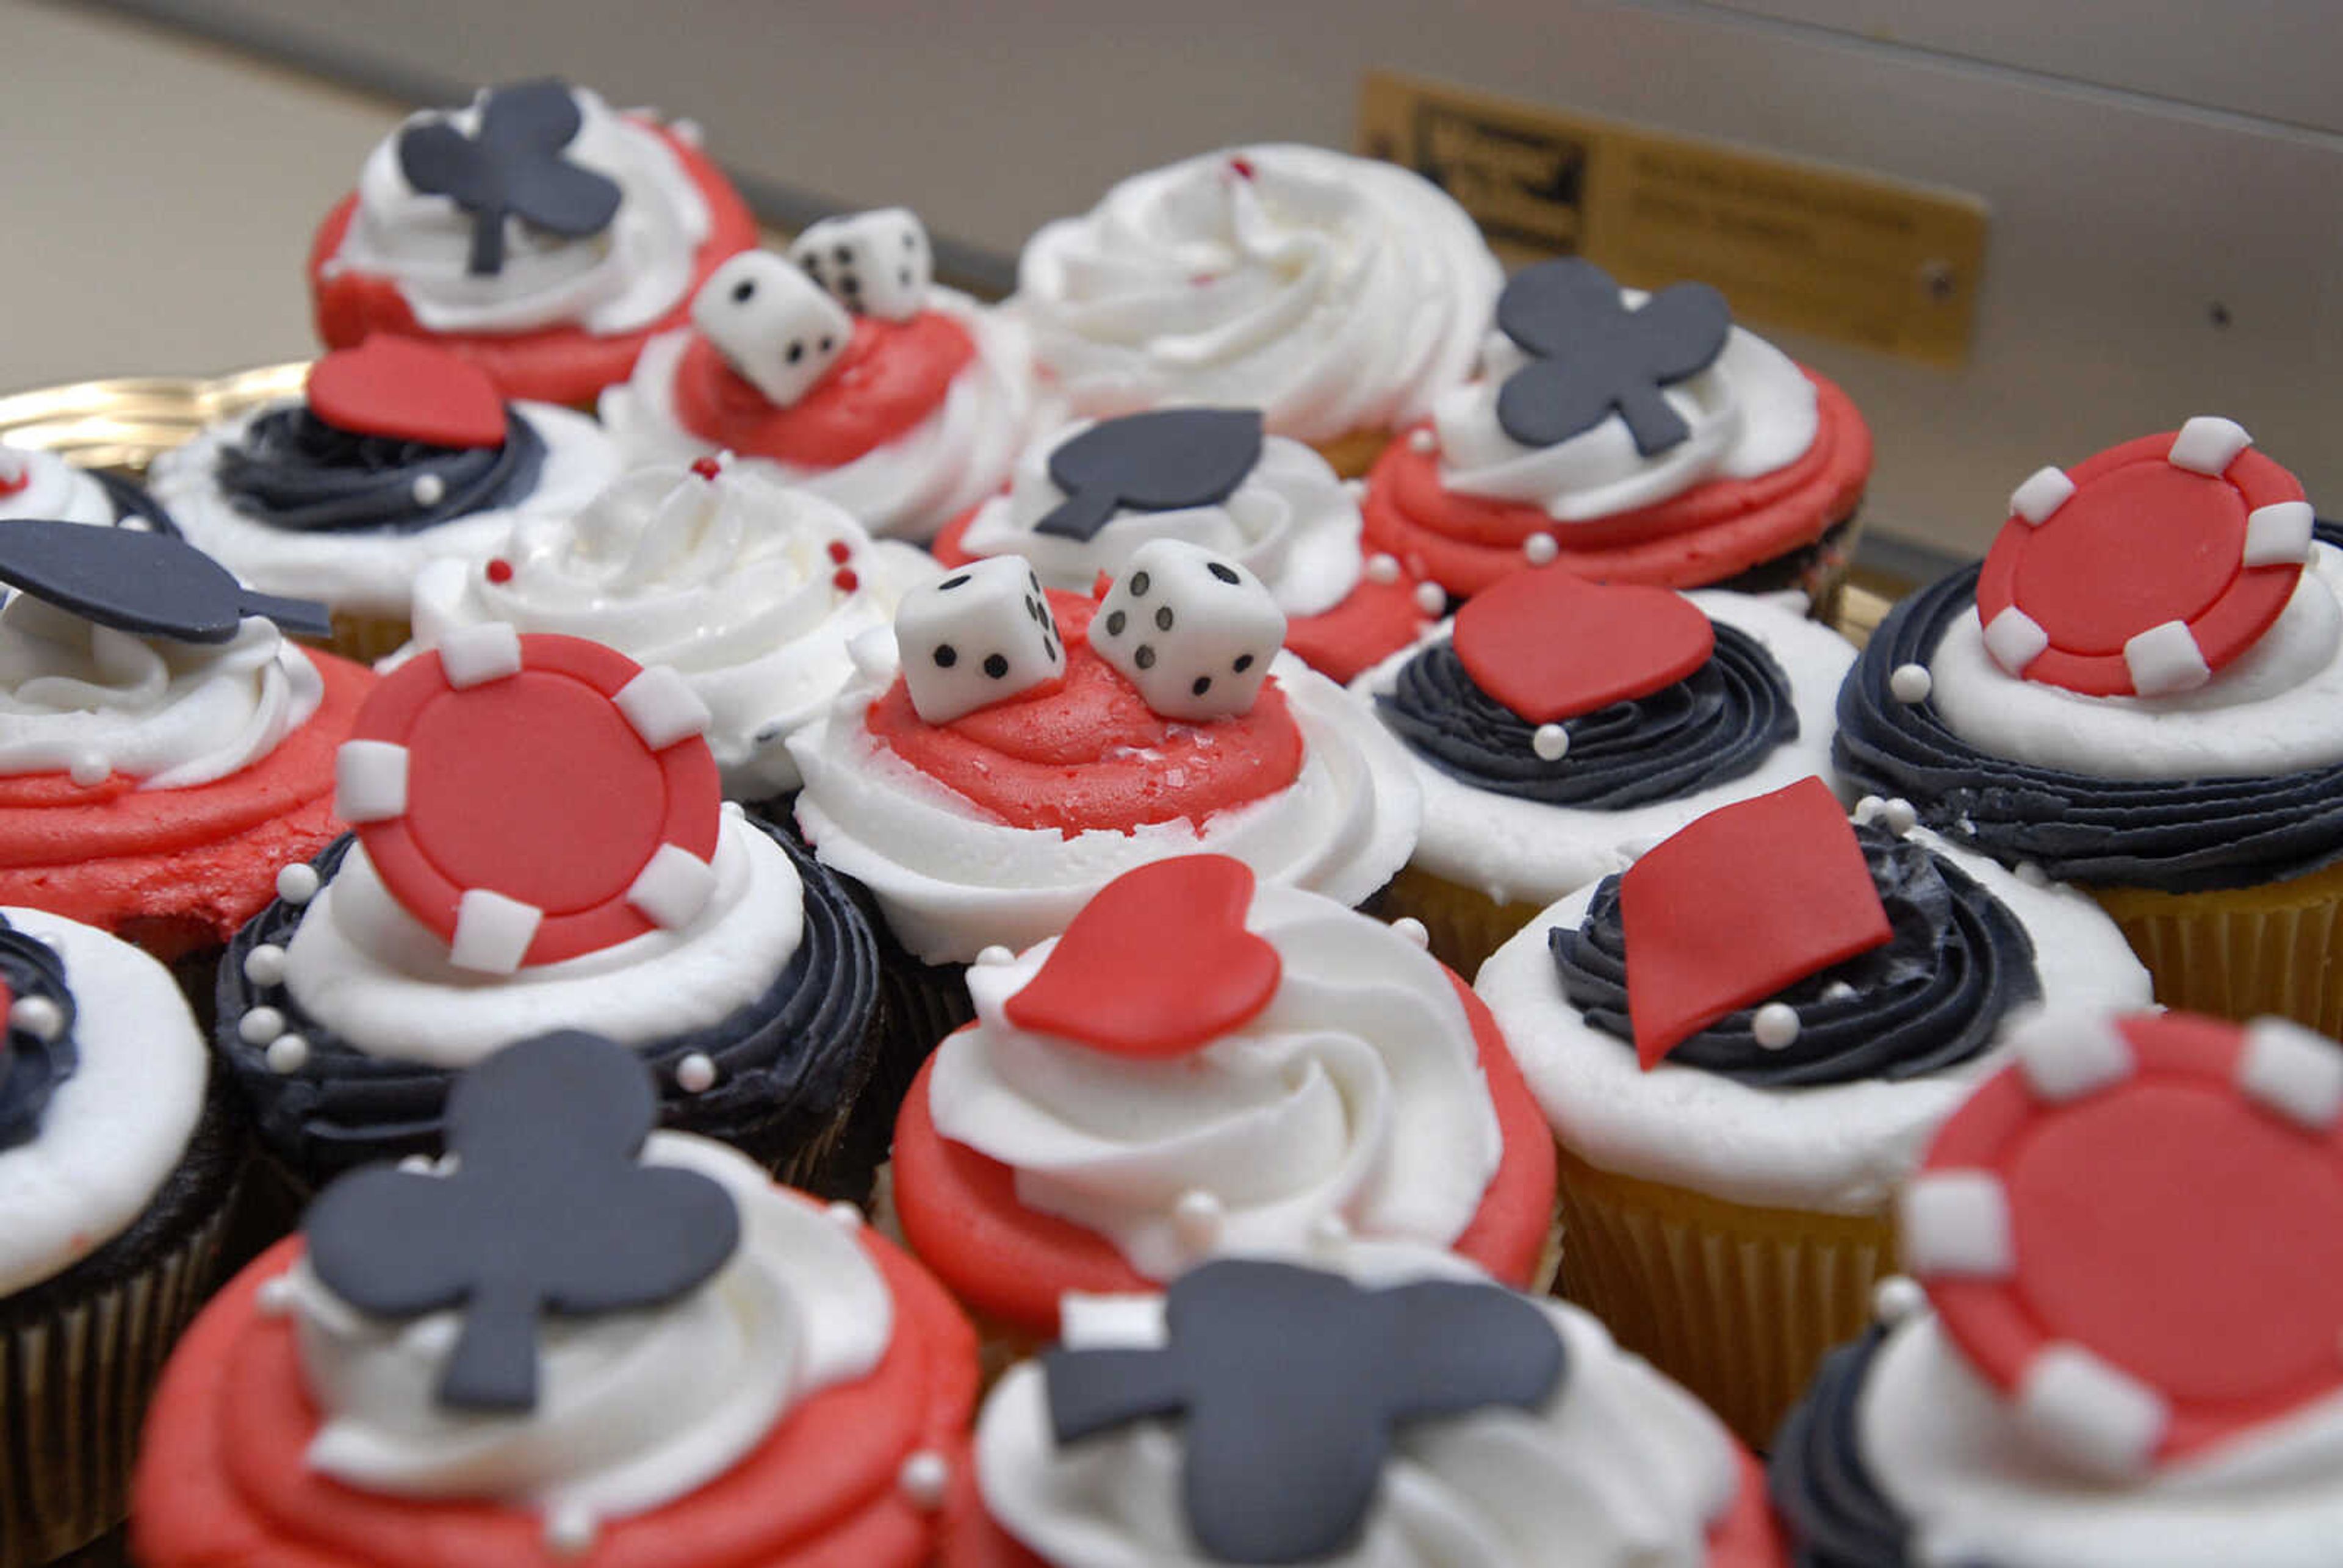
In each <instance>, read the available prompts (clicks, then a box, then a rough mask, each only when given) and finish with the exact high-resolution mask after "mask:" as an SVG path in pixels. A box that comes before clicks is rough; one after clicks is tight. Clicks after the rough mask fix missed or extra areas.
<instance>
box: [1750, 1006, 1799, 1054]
mask: <svg viewBox="0 0 2343 1568" xmlns="http://www.w3.org/2000/svg"><path fill="white" fill-rule="evenodd" d="M1749 1032H1750V1033H1752V1034H1754V1035H1755V1036H1756V1037H1757V1044H1758V1047H1759V1049H1760V1050H1788V1049H1789V1048H1790V1047H1791V1046H1792V1045H1794V1044H1795V1043H1796V1042H1797V1039H1798V1010H1797V1009H1795V1008H1794V1007H1792V1006H1791V1005H1790V1004H1789V1003H1788V1002H1785V1001H1769V1002H1767V1003H1766V1004H1765V1006H1764V1007H1761V1008H1759V1009H1758V1010H1757V1016H1756V1017H1755V1019H1752V1020H1750V1024H1749Z"/></svg>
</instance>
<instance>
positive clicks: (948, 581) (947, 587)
mask: <svg viewBox="0 0 2343 1568" xmlns="http://www.w3.org/2000/svg"><path fill="white" fill-rule="evenodd" d="M966 581H968V574H967V573H966V572H962V573H960V576H958V577H956V578H944V580H943V581H941V582H940V583H938V584H937V585H936V591H937V592H938V593H950V592H951V590H952V589H954V588H958V587H960V584H962V583H964V582H966Z"/></svg>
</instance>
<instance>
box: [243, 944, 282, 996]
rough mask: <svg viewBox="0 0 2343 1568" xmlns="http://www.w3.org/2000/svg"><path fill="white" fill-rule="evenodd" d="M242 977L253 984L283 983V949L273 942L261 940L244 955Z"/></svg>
mask: <svg viewBox="0 0 2343 1568" xmlns="http://www.w3.org/2000/svg"><path fill="white" fill-rule="evenodd" d="M244 978H245V979H246V980H250V981H251V982H252V983H253V984H254V985H263V986H267V985H282V984H284V983H285V950H284V949H283V948H280V947H278V946H277V944H276V943H275V942H263V943H261V944H260V945H259V946H258V947H256V948H255V949H253V950H251V951H250V952H248V953H246V954H245V955H244Z"/></svg>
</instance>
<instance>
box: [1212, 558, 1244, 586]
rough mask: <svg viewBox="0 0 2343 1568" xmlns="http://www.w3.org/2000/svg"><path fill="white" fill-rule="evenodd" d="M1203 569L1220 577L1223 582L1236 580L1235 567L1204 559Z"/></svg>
mask: <svg viewBox="0 0 2343 1568" xmlns="http://www.w3.org/2000/svg"><path fill="white" fill-rule="evenodd" d="M1204 569H1205V570H1206V571H1208V572H1210V573H1212V575H1213V576H1214V577H1216V578H1220V579H1221V580H1222V582H1224V583H1232V582H1235V581H1236V580H1237V574H1236V568H1233V567H1224V566H1222V564H1221V563H1220V562H1218V561H1206V562H1205V563H1204Z"/></svg>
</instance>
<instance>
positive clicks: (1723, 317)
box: [1366, 258, 1871, 616]
mask: <svg viewBox="0 0 2343 1568" xmlns="http://www.w3.org/2000/svg"><path fill="white" fill-rule="evenodd" d="M1495 319H1496V327H1495V329H1494V330H1493V331H1491V332H1490V333H1489V336H1488V339H1487V342H1486V345H1485V347H1483V348H1482V350H1481V374H1480V378H1479V379H1478V380H1476V381H1474V382H1473V383H1472V384H1471V385H1470V386H1466V387H1457V388H1454V389H1453V390H1451V391H1448V392H1446V393H1444V394H1443V396H1442V397H1440V398H1439V400H1438V401H1437V402H1436V403H1434V404H1433V407H1432V410H1431V413H1432V417H1431V418H1430V419H1429V420H1428V421H1426V422H1424V423H1423V424H1421V425H1418V426H1416V427H1414V428H1413V429H1412V430H1410V431H1408V433H1407V435H1406V437H1405V438H1403V439H1402V440H1398V441H1395V442H1393V444H1392V446H1391V447H1390V448H1389V450H1387V451H1385V452H1384V453H1383V456H1382V457H1381V458H1380V459H1378V460H1377V462H1376V463H1375V467H1374V472H1373V476H1372V477H1370V478H1369V480H1368V483H1367V497H1366V518H1367V538H1368V540H1369V541H1370V548H1374V549H1379V550H1384V551H1388V552H1389V553H1391V554H1392V555H1393V556H1396V557H1397V558H1399V559H1400V561H1401V562H1402V563H1403V564H1404V565H1405V566H1406V567H1407V568H1409V569H1410V570H1411V571H1413V572H1416V573H1419V574H1421V575H1423V576H1424V577H1427V578H1431V579H1432V580H1433V581H1434V582H1437V583H1439V584H1440V585H1442V586H1443V588H1446V589H1447V590H1448V591H1449V592H1450V593H1452V594H1456V595H1459V596H1463V595H1470V594H1475V593H1478V592H1480V591H1481V590H1482V589H1483V588H1487V587H1488V586H1489V585H1490V584H1492V583H1493V582H1496V581H1498V580H1500V579H1501V578H1505V577H1508V576H1511V575H1513V573H1515V572H1519V571H1523V570H1525V569H1527V568H1531V567H1534V566H1541V565H1544V564H1545V563H1547V562H1554V561H1558V562H1560V563H1561V564H1562V565H1563V566H1564V567H1566V568H1569V569H1570V570H1572V571H1574V572H1577V573H1579V574H1580V575H1581V576H1583V577H1588V578H1597V579H1600V580H1602V581H1604V582H1627V583H1648V584H1651V585H1654V586H1655V587H1659V588H1707V587H1715V588H1733V589H1735V590H1738V591H1741V592H1745V593H1765V592H1772V591H1775V590H1778V589H1785V588H1787V589H1795V590H1796V591H1797V592H1798V593H1799V594H1800V595H1801V596H1803V597H1804V598H1805V599H1806V600H1807V601H1808V602H1809V603H1811V604H1812V605H1813V606H1814V607H1815V614H1816V615H1818V616H1821V615H1826V614H1828V613H1829V609H1830V606H1831V604H1832V602H1833V601H1834V599H1835V596H1836V593H1837V589H1838V587H1839V585H1840V584H1841V583H1842V582H1843V581H1845V577H1846V566H1847V561H1848V558H1849V557H1850V555H1851V554H1852V549H1853V544H1854V534H1855V508H1857V507H1858V506H1859V505H1860V504H1861V502H1862V499H1863V491H1864V486H1865V482H1866V481H1867V480H1868V479H1869V478H1870V477H1871V431H1870V428H1869V427H1867V426H1865V424H1864V422H1863V417H1862V416H1861V415H1860V414H1858V413H1856V412H1855V405H1854V404H1853V403H1851V402H1849V401H1848V400H1847V397H1846V394H1845V393H1844V392H1841V391H1840V390H1839V389H1838V387H1836V386H1835V385H1834V384H1832V383H1831V382H1830V381H1828V380H1826V379H1825V378H1824V377H1821V376H1818V375H1816V374H1815V372H1814V371H1812V370H1809V369H1807V368H1806V367H1804V366H1802V365H1799V364H1797V363H1796V362H1795V361H1794V360H1792V359H1791V358H1790V357H1789V356H1787V355H1785V354H1784V353H1783V352H1782V351H1781V350H1780V349H1778V348H1775V347H1774V346H1773V345H1771V344H1769V343H1767V342H1765V340H1764V339H1763V338H1760V337H1755V335H1753V334H1751V333H1749V332H1746V331H1744V330H1743V329H1742V328H1740V327H1735V326H1734V325H1733V323H1732V319H1731V316H1730V313H1729V311H1728V310H1727V308H1726V307H1725V297H1724V296H1723V295H1720V294H1718V293H1717V292H1716V291H1715V289H1713V288H1710V287H1708V286H1705V285H1703V284H1689V283H1680V284H1676V285H1674V286H1670V287H1668V288H1664V289H1662V290H1661V291H1660V292H1659V293H1657V294H1654V295H1650V296H1645V295H1642V294H1638V293H1635V292H1634V291H1633V290H1623V289H1621V288H1620V287H1618V286H1617V285H1615V284H1614V283H1613V282H1612V281H1611V279H1610V278H1609V277H1607V276H1604V274H1603V273H1602V272H1601V271H1600V270H1598V269H1597V268H1596V267H1594V266H1593V265H1592V264H1590V263H1588V262H1584V261H1581V260H1578V259H1576V258H1568V259H1564V260H1560V261H1549V262H1544V263H1541V264H1540V265H1538V266H1533V267H1530V268H1528V269H1526V270H1525V271H1523V272H1521V273H1518V274H1516V275H1515V276H1514V277H1513V280H1512V281H1511V282H1510V283H1508V284H1507V285H1506V286H1505V290H1504V293H1503V295H1502V296H1501V297H1499V298H1498V300H1497V302H1496V317H1495Z"/></svg>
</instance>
